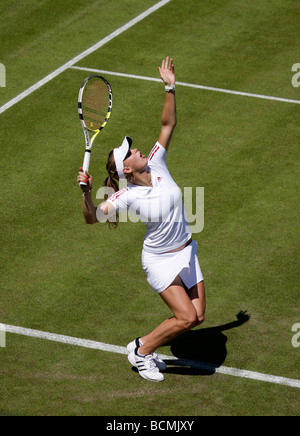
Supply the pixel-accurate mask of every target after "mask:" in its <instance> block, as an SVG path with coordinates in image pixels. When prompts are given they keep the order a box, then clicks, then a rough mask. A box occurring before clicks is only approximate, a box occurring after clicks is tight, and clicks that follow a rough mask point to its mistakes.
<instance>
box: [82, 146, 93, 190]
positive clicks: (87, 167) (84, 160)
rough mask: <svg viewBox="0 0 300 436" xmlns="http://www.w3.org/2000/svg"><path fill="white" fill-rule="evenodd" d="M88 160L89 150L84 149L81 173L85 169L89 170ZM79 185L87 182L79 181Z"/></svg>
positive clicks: (89, 158)
mask: <svg viewBox="0 0 300 436" xmlns="http://www.w3.org/2000/svg"><path fill="white" fill-rule="evenodd" d="M90 160H91V150H85V153H84V159H83V164H82V171H83V173H85V172H86V171H87V172H88V171H89V167H90ZM80 185H83V186H86V185H87V183H86V182H80Z"/></svg>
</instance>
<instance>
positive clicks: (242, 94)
mask: <svg viewBox="0 0 300 436" xmlns="http://www.w3.org/2000/svg"><path fill="white" fill-rule="evenodd" d="M70 68H72V69H74V70H81V71H87V72H94V73H100V74H107V75H110V76H118V77H127V78H129V79H138V80H148V81H151V82H161V79H157V78H155V77H147V76H137V75H135V74H125V73H117V72H114V71H106V70H98V69H95V68H85V67H77V66H71V67H70ZM176 85H180V86H187V87H189V88H196V89H204V90H206V91H214V92H223V93H225V94H234V95H241V96H243V97H254V98H262V99H265V100H274V101H281V102H283V103H295V104H300V100H291V99H288V98H282V97H272V96H270V95H262V94H252V93H250V92H242V91H233V90H231V89H223V88H214V87H212V86H204V85H195V84H192V83H185V82H177V81H176Z"/></svg>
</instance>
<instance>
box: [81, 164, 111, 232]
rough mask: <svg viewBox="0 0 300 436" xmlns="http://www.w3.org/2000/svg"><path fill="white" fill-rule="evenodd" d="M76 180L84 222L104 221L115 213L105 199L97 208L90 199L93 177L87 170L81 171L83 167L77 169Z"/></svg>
mask: <svg viewBox="0 0 300 436" xmlns="http://www.w3.org/2000/svg"><path fill="white" fill-rule="evenodd" d="M77 182H78V184H79V186H80V188H81V189H82V213H83V216H84V219H85V222H86V224H96V223H98V222H105V221H107V220H108V219H109V218H111V217H112V216H113V215H114V214H115V208H114V207H113V206H112V205H111V204H110V203H108V202H106V201H105V202H103V203H102V204H101V205H100V206H99V207H98V210H97V208H96V206H95V205H94V202H93V199H92V188H93V177H92V176H91V175H90V174H89V173H88V172H87V171H85V172H83V168H80V170H79V174H78V177H77ZM81 182H84V183H86V184H85V185H82V184H81ZM96 212H97V214H96Z"/></svg>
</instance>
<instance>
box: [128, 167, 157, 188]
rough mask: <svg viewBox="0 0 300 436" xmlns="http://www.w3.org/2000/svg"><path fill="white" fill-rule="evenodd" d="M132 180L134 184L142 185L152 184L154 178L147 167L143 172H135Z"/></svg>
mask: <svg viewBox="0 0 300 436" xmlns="http://www.w3.org/2000/svg"><path fill="white" fill-rule="evenodd" d="M130 182H131V183H132V184H133V185H140V186H149V187H151V186H152V179H151V173H150V171H148V169H146V170H145V171H143V172H134V173H133V177H132V180H130Z"/></svg>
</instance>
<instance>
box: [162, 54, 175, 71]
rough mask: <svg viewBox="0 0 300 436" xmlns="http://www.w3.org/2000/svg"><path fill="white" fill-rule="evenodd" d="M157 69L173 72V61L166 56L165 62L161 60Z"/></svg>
mask: <svg viewBox="0 0 300 436" xmlns="http://www.w3.org/2000/svg"><path fill="white" fill-rule="evenodd" d="M158 69H159V70H169V71H172V72H174V65H173V59H172V58H171V59H170V58H169V56H167V57H166V60H164V59H163V60H162V62H161V67H160V68H159V67H158Z"/></svg>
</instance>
